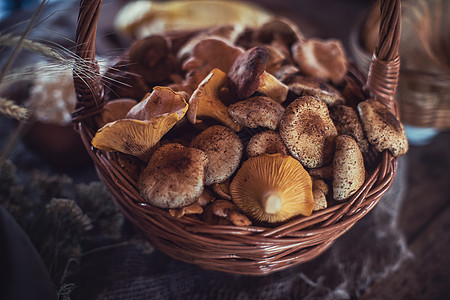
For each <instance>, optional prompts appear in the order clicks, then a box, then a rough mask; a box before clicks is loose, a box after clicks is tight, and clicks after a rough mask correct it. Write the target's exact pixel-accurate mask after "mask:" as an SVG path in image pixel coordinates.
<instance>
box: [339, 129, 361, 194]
mask: <svg viewBox="0 0 450 300" xmlns="http://www.w3.org/2000/svg"><path fill="white" fill-rule="evenodd" d="M365 173H366V171H365V168H364V159H363V156H362V154H361V151H360V150H359V147H358V144H357V143H356V141H355V140H354V139H353V138H352V137H351V136H349V135H340V136H338V137H337V138H336V153H335V154H334V159H333V198H334V200H338V201H340V200H345V199H347V198H348V197H350V196H352V195H353V194H354V193H356V191H358V189H359V188H360V187H361V186H362V185H363V184H364V181H365Z"/></svg>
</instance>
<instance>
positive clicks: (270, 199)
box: [261, 191, 283, 214]
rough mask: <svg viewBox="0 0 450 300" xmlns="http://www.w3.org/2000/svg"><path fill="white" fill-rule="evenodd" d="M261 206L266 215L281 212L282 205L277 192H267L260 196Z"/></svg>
mask: <svg viewBox="0 0 450 300" xmlns="http://www.w3.org/2000/svg"><path fill="white" fill-rule="evenodd" d="M261 204H262V206H263V208H264V211H265V212H266V213H268V214H275V213H277V212H279V211H280V210H281V205H282V204H283V202H282V199H281V195H280V193H278V192H277V191H269V192H266V193H264V194H263V195H262V197H261Z"/></svg>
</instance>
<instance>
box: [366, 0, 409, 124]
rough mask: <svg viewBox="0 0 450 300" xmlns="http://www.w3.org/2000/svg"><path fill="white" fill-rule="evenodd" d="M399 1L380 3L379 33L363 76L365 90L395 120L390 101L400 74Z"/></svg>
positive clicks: (394, 107) (392, 103)
mask: <svg viewBox="0 0 450 300" xmlns="http://www.w3.org/2000/svg"><path fill="white" fill-rule="evenodd" d="M400 35H401V1H400V0H381V2H380V31H379V35H378V44H377V47H376V48H375V50H374V52H373V56H372V60H371V64H370V67H369V74H368V76H367V82H366V86H365V87H366V89H367V90H368V91H369V93H370V95H371V97H373V98H375V99H376V100H378V101H380V102H381V103H383V104H384V105H386V106H387V107H388V108H390V109H391V111H392V112H393V113H395V114H396V115H397V116H398V115H399V112H398V108H397V105H396V102H395V99H394V96H395V93H396V91H397V83H398V78H399V73H400V56H399V45H400Z"/></svg>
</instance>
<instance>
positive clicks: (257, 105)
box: [228, 96, 284, 130]
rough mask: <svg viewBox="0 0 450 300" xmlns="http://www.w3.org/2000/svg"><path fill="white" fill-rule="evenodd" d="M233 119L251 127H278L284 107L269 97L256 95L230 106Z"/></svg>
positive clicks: (229, 111)
mask: <svg viewBox="0 0 450 300" xmlns="http://www.w3.org/2000/svg"><path fill="white" fill-rule="evenodd" d="M228 113H229V115H230V116H231V117H232V119H233V120H234V121H235V122H236V123H238V124H240V125H242V126H246V127H249V128H257V127H265V128H269V129H272V130H275V129H277V128H278V124H279V123H280V119H281V117H282V116H283V113H284V107H283V106H282V105H281V104H279V103H278V102H276V101H273V100H272V99H270V98H269V97H265V96H254V97H251V98H248V99H245V100H242V101H239V102H237V103H234V104H231V105H229V106H228Z"/></svg>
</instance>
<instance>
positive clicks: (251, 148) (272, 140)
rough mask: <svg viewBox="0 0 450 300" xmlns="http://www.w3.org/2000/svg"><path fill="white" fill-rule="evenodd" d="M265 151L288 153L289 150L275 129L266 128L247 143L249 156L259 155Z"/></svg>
mask: <svg viewBox="0 0 450 300" xmlns="http://www.w3.org/2000/svg"><path fill="white" fill-rule="evenodd" d="M263 153H267V154H275V153H281V154H284V155H288V154H289V151H288V149H287V148H286V146H285V145H284V144H283V141H282V140H281V137H280V135H279V134H278V132H276V131H273V130H265V131H263V132H259V133H257V134H255V135H254V136H253V137H252V138H251V139H250V141H249V142H248V144H247V156H248V157H252V156H258V155H261V154H263Z"/></svg>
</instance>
